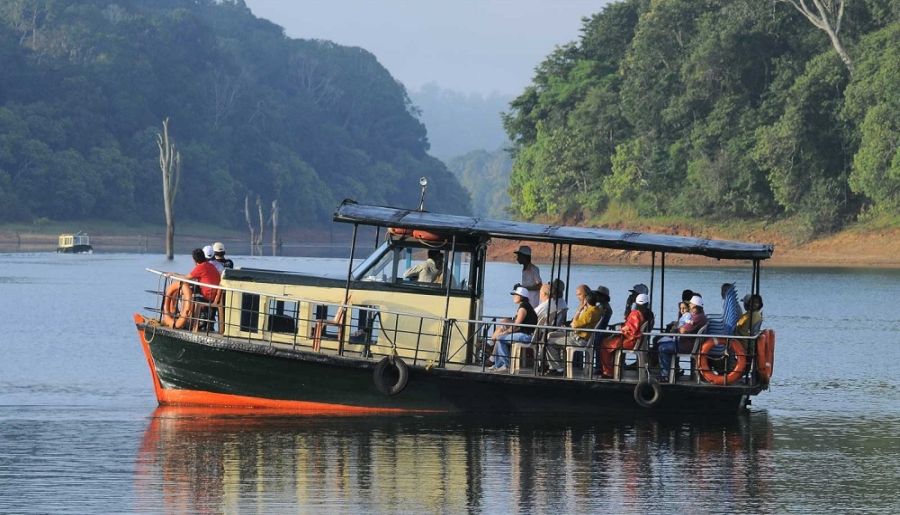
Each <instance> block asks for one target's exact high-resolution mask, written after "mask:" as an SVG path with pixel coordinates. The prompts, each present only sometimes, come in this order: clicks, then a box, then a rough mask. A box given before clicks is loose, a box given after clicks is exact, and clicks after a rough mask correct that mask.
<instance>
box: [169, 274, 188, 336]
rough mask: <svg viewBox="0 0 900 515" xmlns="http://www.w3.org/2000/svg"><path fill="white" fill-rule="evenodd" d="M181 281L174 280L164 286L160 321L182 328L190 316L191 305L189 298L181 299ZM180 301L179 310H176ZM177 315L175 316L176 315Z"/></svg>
mask: <svg viewBox="0 0 900 515" xmlns="http://www.w3.org/2000/svg"><path fill="white" fill-rule="evenodd" d="M181 289H182V285H181V282H179V281H175V282H173V283H172V284H170V285H169V287H168V288H166V295H165V298H164V301H163V316H162V323H163V325H164V326H166V327H173V328H175V329H182V328H184V326H185V325H187V321H188V320H190V318H191V312H192V311H193V306H192V304H193V303H192V302H191V299H190V298H187V299H182V298H181V297H182V295H181ZM179 301H181V311H179V310H178V302H179ZM176 315H177V316H176Z"/></svg>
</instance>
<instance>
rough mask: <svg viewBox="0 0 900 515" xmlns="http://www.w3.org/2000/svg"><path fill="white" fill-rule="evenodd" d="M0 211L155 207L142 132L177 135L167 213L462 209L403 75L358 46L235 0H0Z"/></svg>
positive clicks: (15, 216)
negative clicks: (248, 199) (256, 206)
mask: <svg viewBox="0 0 900 515" xmlns="http://www.w3.org/2000/svg"><path fill="white" fill-rule="evenodd" d="M0 69H2V70H3V72H2V74H0V221H11V220H33V219H36V218H41V217H45V218H50V219H55V220H67V219H84V218H99V219H110V220H117V221H126V222H127V221H139V220H140V221H162V218H163V217H162V200H161V198H162V192H161V179H160V171H159V165H158V155H159V154H158V149H157V148H156V141H155V137H156V133H157V132H158V131H160V129H161V122H162V120H163V119H164V118H166V117H170V118H171V123H170V133H171V135H172V136H173V138H174V139H175V142H176V144H177V146H178V148H179V149H180V151H181V153H182V159H183V174H182V180H181V184H180V189H179V194H178V196H177V201H176V216H177V219H178V220H181V221H186V220H190V221H196V222H210V223H214V224H218V225H226V226H235V225H240V224H241V223H242V219H243V203H244V196H245V195H246V194H248V193H252V194H253V195H256V194H259V195H260V196H261V197H262V200H263V202H264V203H265V204H268V203H270V202H271V201H272V200H275V199H278V200H279V203H280V206H281V220H282V226H285V227H291V226H293V227H297V226H305V225H307V224H310V223H314V222H321V221H325V220H328V219H329V218H330V215H331V212H332V210H333V209H334V207H335V206H336V204H337V203H338V202H339V201H340V200H341V199H343V198H345V197H352V198H355V199H357V200H360V201H365V202H372V203H383V204H392V205H399V206H410V207H413V206H415V205H417V203H418V195H419V189H418V186H417V179H418V178H419V177H420V176H423V175H424V176H428V178H429V180H430V186H429V196H428V198H429V208H431V209H433V210H441V211H448V212H456V213H466V212H468V211H469V209H470V208H469V205H470V204H469V198H468V195H467V194H466V192H465V191H464V190H463V188H462V187H461V186H460V185H459V183H458V181H457V180H456V179H455V178H454V177H453V175H451V174H450V173H449V171H448V170H447V169H446V167H445V166H444V165H443V164H442V163H441V162H440V161H438V160H437V159H435V158H433V157H430V156H429V155H428V154H427V151H428V142H427V138H426V131H425V127H424V126H423V124H422V123H421V122H420V121H419V120H418V119H417V118H416V116H415V114H414V111H413V108H412V104H411V102H410V100H409V98H408V96H407V94H406V92H405V90H404V89H403V87H402V86H401V85H400V84H399V83H398V82H397V81H396V80H395V79H394V78H393V77H391V76H390V74H389V73H388V72H387V70H385V69H384V68H383V67H382V66H381V65H380V64H378V62H377V61H376V59H375V58H374V57H373V56H372V55H371V54H370V53H369V52H367V51H365V50H363V49H360V48H348V47H342V46H339V45H336V44H333V43H331V42H327V41H311V40H297V39H289V38H287V37H285V35H284V33H283V30H282V29H281V28H280V27H278V26H276V25H274V24H272V23H270V22H268V21H266V20H261V19H258V18H256V17H255V16H253V15H252V13H251V12H250V10H249V9H248V8H247V7H246V6H245V5H244V3H243V2H242V1H240V0H234V1H219V2H216V1H212V0H119V1H110V0H77V1H76V0H28V1H26V0H9V1H5V2H2V3H0Z"/></svg>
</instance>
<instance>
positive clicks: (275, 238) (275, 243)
mask: <svg viewBox="0 0 900 515" xmlns="http://www.w3.org/2000/svg"><path fill="white" fill-rule="evenodd" d="M269 222H270V223H271V224H272V255H273V256H277V255H278V248H279V247H280V246H281V243H280V242H279V241H278V201H277V200H273V201H272V214H271V216H269Z"/></svg>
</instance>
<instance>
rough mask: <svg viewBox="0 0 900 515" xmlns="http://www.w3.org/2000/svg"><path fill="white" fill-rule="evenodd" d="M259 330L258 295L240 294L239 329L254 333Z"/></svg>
mask: <svg viewBox="0 0 900 515" xmlns="http://www.w3.org/2000/svg"><path fill="white" fill-rule="evenodd" d="M258 330H259V295H254V294H252V293H243V294H241V331H243V332H247V333H255V332H257V331H258Z"/></svg>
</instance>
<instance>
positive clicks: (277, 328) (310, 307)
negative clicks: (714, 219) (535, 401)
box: [145, 269, 757, 386]
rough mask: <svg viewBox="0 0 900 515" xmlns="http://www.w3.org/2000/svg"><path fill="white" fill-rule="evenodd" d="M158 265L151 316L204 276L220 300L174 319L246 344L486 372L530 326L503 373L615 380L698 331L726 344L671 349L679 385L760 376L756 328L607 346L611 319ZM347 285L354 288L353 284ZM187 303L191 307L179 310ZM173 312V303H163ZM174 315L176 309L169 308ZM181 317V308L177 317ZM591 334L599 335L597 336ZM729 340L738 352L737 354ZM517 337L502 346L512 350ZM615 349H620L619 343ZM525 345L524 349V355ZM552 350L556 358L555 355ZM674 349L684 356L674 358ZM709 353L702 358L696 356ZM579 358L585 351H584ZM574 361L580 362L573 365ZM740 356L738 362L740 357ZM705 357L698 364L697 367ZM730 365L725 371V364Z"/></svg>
mask: <svg viewBox="0 0 900 515" xmlns="http://www.w3.org/2000/svg"><path fill="white" fill-rule="evenodd" d="M147 270H148V271H150V272H152V273H154V274H157V275H158V283H157V288H156V290H147V292H148V293H150V294H152V295H153V296H154V299H155V301H154V304H155V305H154V306H150V307H146V308H145V309H146V310H147V311H148V312H150V313H154V314H155V319H156V322H155V323H157V324H160V325H167V324H166V321H167V318H166V316H165V315H166V314H167V312H166V305H167V304H169V305H170V306H171V305H172V304H173V300H172V299H170V298H169V297H168V296H167V293H166V292H167V290H170V291H171V290H172V289H174V288H173V287H172V286H171V285H172V284H173V283H184V284H189V285H191V287H196V288H199V287H200V286H202V287H206V288H211V289H213V290H215V291H218V292H221V294H220V295H216V297H217V298H218V299H219V301H218V302H216V301H210V300H208V299H206V298H205V297H202V296H198V295H197V294H194V295H193V296H192V298H191V301H190V303H191V308H190V309H189V310H184V309H183V306H184V305H185V303H184V301H183V300H179V301H178V302H177V303H176V304H177V305H178V309H179V310H180V311H179V313H181V314H183V315H184V316H182V317H180V318H183V319H184V323H183V325H182V326H181V327H180V329H182V330H185V331H191V332H193V333H197V334H204V335H207V336H211V337H227V338H230V339H234V340H241V341H244V342H246V343H248V344H256V345H264V346H282V347H289V348H291V349H295V350H304V351H310V352H320V353H328V354H333V355H340V356H346V357H353V358H358V359H368V360H375V361H377V360H379V359H381V358H382V357H384V356H388V355H395V356H399V357H402V358H404V359H405V360H407V361H408V362H409V363H410V364H411V365H414V366H416V365H418V366H427V367H431V366H438V367H443V368H447V369H454V370H460V371H469V372H479V373H481V372H483V373H488V369H489V365H490V359H491V358H492V357H494V356H498V355H499V354H500V352H498V351H499V349H498V347H497V345H505V344H504V343H502V342H498V341H495V339H494V338H492V336H493V335H494V333H495V331H496V330H497V329H498V328H509V329H510V330H511V329H513V328H516V329H520V330H521V329H523V328H527V329H530V330H533V331H534V334H535V335H536V336H537V338H536V339H534V341H532V342H530V343H527V344H519V349H518V351H519V352H518V355H517V356H516V359H518V360H519V362H518V363H517V364H516V366H515V367H512V366H511V367H509V369H508V370H507V373H511V374H512V375H517V376H523V375H525V376H528V375H531V376H535V377H544V376H546V377H548V378H551V377H552V378H553V379H563V380H576V381H618V382H638V381H639V380H645V379H647V378H653V377H657V376H658V375H659V372H660V370H659V366H658V365H657V364H656V360H655V359H654V355H655V351H654V349H653V347H654V345H653V344H654V342H656V341H658V340H659V339H660V338H663V337H682V338H696V337H699V338H703V340H704V341H707V340H710V339H711V340H713V341H715V342H729V343H728V344H727V346H726V347H725V349H724V350H723V349H722V348H721V347H716V348H714V349H712V350H711V351H710V350H708V349H707V351H705V352H704V353H700V352H693V353H678V354H676V355H675V356H674V357H673V367H674V366H676V363H678V362H679V361H682V364H683V363H684V361H683V358H685V357H689V358H690V359H689V362H690V363H689V366H690V367H691V370H690V374H689V376H688V378H689V380H687V381H685V380H680V379H679V377H676V381H674V382H676V383H678V384H682V385H702V386H720V385H719V384H712V383H711V382H710V381H707V380H705V379H704V378H705V377H706V376H709V377H711V378H713V379H715V377H718V376H719V375H722V376H724V377H725V378H726V379H725V381H724V382H723V383H722V384H721V386H729V385H732V386H733V385H741V386H747V385H754V384H756V376H755V370H756V359H755V358H756V356H755V347H756V346H755V345H754V342H755V340H756V338H757V336H733V335H701V336H692V335H682V334H679V333H666V332H658V331H651V332H649V333H646V334H644V335H643V336H642V337H641V338H640V339H639V341H638V344H637V345H636V346H635V349H627V350H626V349H619V348H614V347H609V346H607V347H604V345H603V343H602V342H604V341H605V340H606V338H607V337H609V336H615V335H621V334H622V333H621V331H619V330H618V329H617V328H616V327H617V326H618V324H616V325H614V326H612V328H610V329H586V328H579V329H572V328H570V327H559V326H552V325H529V324H519V325H514V324H512V323H510V322H503V321H498V317H489V316H486V317H483V318H482V319H481V320H456V319H445V318H443V317H440V316H430V315H425V314H422V313H409V312H402V311H396V310H387V309H384V308H383V307H379V306H375V305H360V304H354V303H353V302H352V295H351V299H348V300H349V301H348V302H343V303H341V302H328V301H322V300H317V299H309V298H303V297H297V296H294V295H290V294H283V293H282V294H279V293H275V292H266V291H254V290H245V289H240V288H232V287H222V286H213V285H208V284H202V285H201V283H199V282H196V281H192V280H186V279H181V278H170V277H168V276H167V275H166V274H165V273H164V272H160V271H157V270H152V269H147ZM351 293H352V292H351ZM183 311H188V312H186V313H185V312H183ZM168 314H169V315H170V316H171V315H172V314H171V313H168ZM173 318H174V317H173ZM176 320H177V318H176ZM576 332H577V333H588V334H589V335H591V337H590V338H588V339H587V341H588V342H590V344H588V345H585V341H586V340H585V339H581V338H578V337H577V336H576V334H575V333H576ZM594 335H596V336H594ZM730 342H735V343H736V345H738V346H739V349H740V351H742V353H743V359H742V360H741V359H737V358H736V357H735V356H734V354H735V350H736V348H735V346H734V345H733V344H732V343H730ZM513 346H514V344H513V343H510V344H509V348H506V349H504V350H505V351H506V352H505V353H504V354H505V355H506V356H509V359H510V364H512V363H511V360H512V359H513V355H512V350H513V348H512V347H513ZM604 348H605V352H608V353H611V354H613V358H614V362H613V363H612V366H613V367H614V368H615V370H616V372H617V373H615V374H614V377H615V379H614V378H606V377H602V376H601V374H600V370H599V368H600V367H599V364H600V363H599V362H600V360H601V359H605V360H607V363H608V360H609V357H608V356H607V357H605V358H603V357H602V356H601V355H602V354H603V353H604ZM616 350H624V351H625V352H621V353H616V352H615V351H616ZM627 353H632V354H635V355H639V356H641V357H642V358H643V359H638V360H637V363H636V364H635V365H634V366H632V365H628V366H626V365H625V363H624V361H625V354H627ZM528 355H530V356H528ZM554 356H556V358H555V359H554ZM679 357H680V358H682V359H681V360H679ZM703 357H705V358H706V359H701V358H703ZM577 358H581V359H580V360H579V359H577ZM551 362H555V363H556V365H557V366H560V365H561V366H562V368H563V369H564V370H565V374H564V375H562V376H560V377H558V378H557V377H555V375H556V374H554V373H553V372H551V371H550V368H551V367H550V364H551ZM579 362H580V363H581V365H580V366H579ZM737 362H742V363H737ZM701 363H702V364H704V367H703V368H701ZM738 365H740V366H741V367H742V370H741V371H740V374H739V375H738V376H737V377H734V376H735V374H734V373H733V372H734V371H733V368H734V367H735V366H738ZM729 371H730V372H731V373H729Z"/></svg>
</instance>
